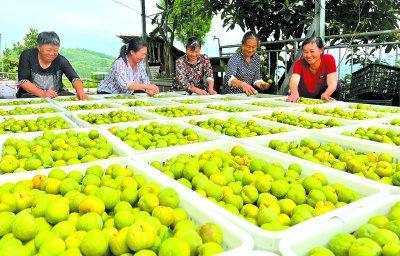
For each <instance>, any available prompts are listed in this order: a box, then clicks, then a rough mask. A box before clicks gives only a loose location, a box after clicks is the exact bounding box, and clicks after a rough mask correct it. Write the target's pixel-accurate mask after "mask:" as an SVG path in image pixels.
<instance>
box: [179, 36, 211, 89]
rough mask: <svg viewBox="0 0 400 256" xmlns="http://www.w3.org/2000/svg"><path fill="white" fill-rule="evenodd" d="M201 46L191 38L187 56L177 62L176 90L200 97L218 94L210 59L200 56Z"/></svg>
mask: <svg viewBox="0 0 400 256" xmlns="http://www.w3.org/2000/svg"><path fill="white" fill-rule="evenodd" d="M200 51H201V44H200V41H199V40H198V39H197V38H196V37H191V38H189V40H188V42H187V44H186V54H185V55H183V56H182V57H180V58H179V59H177V60H176V77H175V81H174V85H173V89H174V90H177V91H178V90H185V91H188V92H189V93H190V92H192V93H196V94H199V95H207V94H216V93H217V92H216V91H214V78H213V70H212V67H211V63H210V59H209V58H208V56H207V55H205V54H200Z"/></svg>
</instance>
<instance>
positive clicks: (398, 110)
mask: <svg viewBox="0 0 400 256" xmlns="http://www.w3.org/2000/svg"><path fill="white" fill-rule="evenodd" d="M339 104H340V105H342V106H343V107H346V108H350V109H357V108H356V106H357V104H362V105H365V106H367V107H373V108H378V109H380V110H387V111H388V112H384V111H377V110H372V109H371V110H368V111H373V112H377V113H391V114H400V107H396V106H383V105H374V104H366V103H355V102H343V101H340V102H339ZM360 110H362V109H360ZM391 111H393V112H391Z"/></svg>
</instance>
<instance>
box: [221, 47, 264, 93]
mask: <svg viewBox="0 0 400 256" xmlns="http://www.w3.org/2000/svg"><path fill="white" fill-rule="evenodd" d="M233 78H236V79H238V80H240V81H243V82H246V83H248V84H250V85H253V86H254V83H256V82H259V81H261V73H260V56H259V55H258V54H257V53H255V54H254V55H253V56H252V57H251V60H250V62H247V61H246V60H245V59H244V56H243V53H242V51H240V52H236V53H234V54H233V55H232V57H231V58H230V59H229V61H228V71H227V72H226V75H225V79H224V88H223V90H222V91H223V93H243V91H242V90H241V89H239V88H235V87H233V86H232V85H231V80H232V79H233Z"/></svg>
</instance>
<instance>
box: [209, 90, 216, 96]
mask: <svg viewBox="0 0 400 256" xmlns="http://www.w3.org/2000/svg"><path fill="white" fill-rule="evenodd" d="M208 93H209V94H210V95H214V94H217V92H216V91H214V90H213V89H209V90H208Z"/></svg>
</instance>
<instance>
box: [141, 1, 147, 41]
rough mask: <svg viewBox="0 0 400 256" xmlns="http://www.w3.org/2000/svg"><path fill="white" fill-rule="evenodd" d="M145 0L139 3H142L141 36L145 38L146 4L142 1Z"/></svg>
mask: <svg viewBox="0 0 400 256" xmlns="http://www.w3.org/2000/svg"><path fill="white" fill-rule="evenodd" d="M144 1H145V0H141V5H142V36H143V38H146V36H147V32H146V4H145V2H144Z"/></svg>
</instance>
